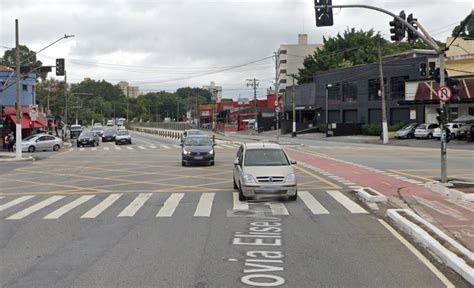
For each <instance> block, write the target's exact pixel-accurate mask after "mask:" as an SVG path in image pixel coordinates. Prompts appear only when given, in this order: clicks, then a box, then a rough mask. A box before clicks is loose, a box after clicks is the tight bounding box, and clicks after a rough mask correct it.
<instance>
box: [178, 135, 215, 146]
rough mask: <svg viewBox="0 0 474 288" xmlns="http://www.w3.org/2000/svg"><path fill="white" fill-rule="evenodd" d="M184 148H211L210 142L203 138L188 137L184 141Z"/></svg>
mask: <svg viewBox="0 0 474 288" xmlns="http://www.w3.org/2000/svg"><path fill="white" fill-rule="evenodd" d="M184 145H185V146H212V141H211V140H210V139H209V138H205V137H190V138H186V140H185V141H184Z"/></svg>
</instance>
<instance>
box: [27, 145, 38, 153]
mask: <svg viewBox="0 0 474 288" xmlns="http://www.w3.org/2000/svg"><path fill="white" fill-rule="evenodd" d="M35 150H36V149H35V146H30V147H28V152H30V153H33V152H35Z"/></svg>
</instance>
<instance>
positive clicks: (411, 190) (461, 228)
mask: <svg viewBox="0 0 474 288" xmlns="http://www.w3.org/2000/svg"><path fill="white" fill-rule="evenodd" d="M285 150H286V152H287V153H288V155H289V156H290V158H291V159H294V160H297V161H298V162H303V163H306V164H308V165H311V166H313V167H316V168H319V169H322V170H325V171H327V172H330V173H332V174H334V175H336V176H339V177H341V178H344V179H346V180H349V181H351V182H353V183H355V184H356V185H357V186H362V187H370V188H372V189H375V190H377V191H379V192H380V193H382V194H384V195H386V196H400V197H402V198H404V199H406V200H412V201H410V203H413V202H414V201H416V203H417V205H419V206H421V207H422V208H423V211H424V213H427V214H429V216H430V217H431V218H433V219H434V220H435V221H436V222H437V223H434V224H436V225H437V226H439V227H440V228H444V229H443V230H448V231H449V232H450V233H451V234H452V235H454V236H455V237H456V238H457V239H458V240H459V241H461V242H463V243H464V245H465V246H466V247H467V248H468V249H470V250H471V251H474V203H470V202H467V201H461V200H454V199H449V198H447V197H444V196H442V195H441V194H437V193H434V192H432V191H431V190H429V189H427V188H425V187H423V186H420V185H416V184H413V183H409V182H407V181H404V180H400V179H396V178H393V177H390V176H386V175H383V174H380V173H377V172H373V171H370V170H367V169H365V168H362V167H359V166H356V165H352V164H349V163H344V162H339V161H337V160H335V159H331V158H327V157H321V156H317V155H314V154H311V153H310V152H309V151H308V152H307V151H297V150H295V149H285ZM413 200H414V201H413ZM417 205H412V208H413V209H414V210H415V211H416V206H417Z"/></svg>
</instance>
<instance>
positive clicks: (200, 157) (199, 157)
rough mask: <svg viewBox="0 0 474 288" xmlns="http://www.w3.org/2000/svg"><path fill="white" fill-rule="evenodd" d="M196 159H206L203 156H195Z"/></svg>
mask: <svg viewBox="0 0 474 288" xmlns="http://www.w3.org/2000/svg"><path fill="white" fill-rule="evenodd" d="M194 159H196V160H202V159H204V157H202V156H194Z"/></svg>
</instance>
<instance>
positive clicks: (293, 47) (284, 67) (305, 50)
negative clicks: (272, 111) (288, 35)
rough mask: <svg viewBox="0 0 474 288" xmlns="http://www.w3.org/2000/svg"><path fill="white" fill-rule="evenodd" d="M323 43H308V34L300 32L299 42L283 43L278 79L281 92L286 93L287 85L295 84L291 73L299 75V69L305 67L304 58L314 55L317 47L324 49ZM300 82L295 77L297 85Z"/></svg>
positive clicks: (278, 65) (280, 51)
mask: <svg viewBox="0 0 474 288" xmlns="http://www.w3.org/2000/svg"><path fill="white" fill-rule="evenodd" d="M322 47H323V45H322V44H308V35H307V34H299V35H298V44H282V45H280V48H279V49H278V56H277V57H278V59H277V81H278V87H279V89H278V91H279V94H280V95H281V94H285V90H286V87H287V86H291V85H293V78H292V77H291V76H290V75H298V69H300V68H303V61H304V58H305V57H306V56H308V55H313V54H314V51H315V50H316V49H317V48H320V49H322ZM296 84H298V82H297V81H296V79H295V85H296Z"/></svg>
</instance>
